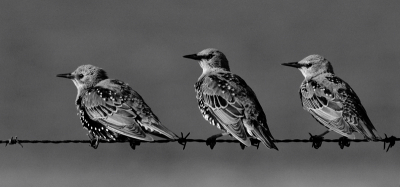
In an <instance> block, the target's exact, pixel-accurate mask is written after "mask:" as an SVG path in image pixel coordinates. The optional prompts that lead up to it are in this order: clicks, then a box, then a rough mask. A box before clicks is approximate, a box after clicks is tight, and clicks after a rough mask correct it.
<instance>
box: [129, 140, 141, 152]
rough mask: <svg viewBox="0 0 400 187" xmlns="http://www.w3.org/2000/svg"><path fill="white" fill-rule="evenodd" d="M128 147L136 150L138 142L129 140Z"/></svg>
mask: <svg viewBox="0 0 400 187" xmlns="http://www.w3.org/2000/svg"><path fill="white" fill-rule="evenodd" d="M129 145H130V146H131V148H132V149H133V150H135V149H136V146H139V145H140V141H138V140H135V139H133V138H129Z"/></svg>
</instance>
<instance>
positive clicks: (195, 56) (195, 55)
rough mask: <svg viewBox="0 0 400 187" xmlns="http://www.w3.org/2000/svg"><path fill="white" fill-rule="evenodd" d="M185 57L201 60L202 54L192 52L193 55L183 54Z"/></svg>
mask: <svg viewBox="0 0 400 187" xmlns="http://www.w3.org/2000/svg"><path fill="white" fill-rule="evenodd" d="M183 58H189V59H193V60H201V58H202V56H199V55H197V54H191V55H185V56H183Z"/></svg>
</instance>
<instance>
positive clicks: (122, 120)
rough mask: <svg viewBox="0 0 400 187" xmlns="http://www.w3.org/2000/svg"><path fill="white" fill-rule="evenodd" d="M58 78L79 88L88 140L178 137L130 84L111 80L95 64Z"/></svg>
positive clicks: (80, 110) (144, 139)
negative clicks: (164, 124) (163, 123)
mask: <svg viewBox="0 0 400 187" xmlns="http://www.w3.org/2000/svg"><path fill="white" fill-rule="evenodd" d="M57 77H63V78H68V79H71V80H72V82H74V84H75V86H76V87H77V89H78V94H77V96H76V102H75V104H76V106H77V109H78V111H79V113H78V115H79V116H80V120H81V123H82V125H83V127H84V128H85V129H87V130H88V131H89V134H88V136H89V138H90V139H91V140H95V143H94V144H93V145H92V146H93V147H94V148H97V146H98V143H99V141H98V140H99V139H102V140H107V141H109V140H125V139H127V137H129V138H133V139H137V140H143V141H153V137H152V136H151V135H150V134H152V135H155V136H159V137H163V138H168V139H178V137H177V136H176V135H175V134H174V133H173V132H172V131H171V130H169V129H168V128H166V127H165V126H163V125H162V124H161V122H160V120H158V118H157V116H156V115H155V114H154V113H153V112H152V111H151V109H150V107H149V106H148V105H147V104H146V103H145V102H144V100H143V98H142V97H141V96H140V95H139V94H138V93H137V92H136V91H134V90H133V89H132V88H131V87H129V85H128V84H126V83H124V82H122V81H120V80H116V79H109V78H108V76H107V74H106V72H105V71H104V70H103V69H101V68H99V67H96V66H93V65H82V66H79V67H78V68H77V69H76V70H75V71H74V72H72V73H66V74H59V75H57Z"/></svg>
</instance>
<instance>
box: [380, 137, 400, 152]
mask: <svg viewBox="0 0 400 187" xmlns="http://www.w3.org/2000/svg"><path fill="white" fill-rule="evenodd" d="M397 139H398V138H396V137H394V136H391V137H387V135H386V134H385V139H384V140H383V150H385V149H386V143H389V145H388V147H387V149H386V152H388V151H389V149H390V148H392V147H393V146H394V144H395V143H396V140H397Z"/></svg>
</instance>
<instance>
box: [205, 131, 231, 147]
mask: <svg viewBox="0 0 400 187" xmlns="http://www.w3.org/2000/svg"><path fill="white" fill-rule="evenodd" d="M226 135H229V133H228V132H223V133H219V134H216V135H213V136H211V137H209V138H207V140H206V145H209V146H210V148H211V149H213V148H214V146H215V144H216V143H217V142H216V140H217V138H219V137H222V136H226Z"/></svg>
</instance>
